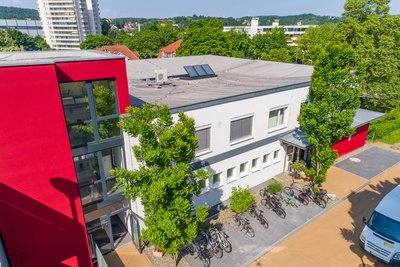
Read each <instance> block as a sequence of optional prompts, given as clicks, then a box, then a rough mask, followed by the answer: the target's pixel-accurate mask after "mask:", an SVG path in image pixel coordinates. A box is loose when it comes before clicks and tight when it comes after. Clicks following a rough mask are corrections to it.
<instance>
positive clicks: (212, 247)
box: [201, 233, 224, 259]
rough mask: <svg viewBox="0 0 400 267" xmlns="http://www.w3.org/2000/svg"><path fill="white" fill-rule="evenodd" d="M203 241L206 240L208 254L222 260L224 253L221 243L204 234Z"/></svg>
mask: <svg viewBox="0 0 400 267" xmlns="http://www.w3.org/2000/svg"><path fill="white" fill-rule="evenodd" d="M201 235H202V236H203V239H204V240H205V245H206V248H207V249H208V252H209V253H210V254H211V253H212V254H213V255H214V256H215V257H216V258H218V259H220V258H222V256H223V254H224V252H223V250H222V248H221V247H220V246H219V243H218V242H217V241H216V240H214V239H212V238H211V237H210V236H209V235H208V234H207V233H202V234H201Z"/></svg>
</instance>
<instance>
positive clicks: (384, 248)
mask: <svg viewBox="0 0 400 267" xmlns="http://www.w3.org/2000/svg"><path fill="white" fill-rule="evenodd" d="M363 220H364V222H365V223H366V225H365V227H364V230H363V231H362V233H361V235H360V241H361V244H360V245H361V246H362V247H363V248H364V249H365V250H366V251H367V252H369V253H371V254H372V255H374V256H376V257H378V258H379V259H381V260H383V261H385V262H386V263H389V264H390V265H391V266H400V185H398V186H396V187H395V188H394V189H393V190H392V191H390V192H389V193H388V194H387V195H386V196H385V197H384V198H383V199H382V200H381V202H379V204H378V206H377V207H376V208H375V210H374V212H373V213H372V215H371V218H369V220H368V221H367V220H366V219H365V218H363Z"/></svg>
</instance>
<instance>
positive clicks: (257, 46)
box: [251, 34, 269, 59]
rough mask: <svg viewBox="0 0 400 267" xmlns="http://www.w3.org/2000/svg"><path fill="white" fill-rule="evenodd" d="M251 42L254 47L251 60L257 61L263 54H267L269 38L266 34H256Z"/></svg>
mask: <svg viewBox="0 0 400 267" xmlns="http://www.w3.org/2000/svg"><path fill="white" fill-rule="evenodd" d="M251 40H252V43H253V46H254V52H253V57H252V59H259V58H261V55H262V54H263V53H268V52H269V46H268V43H269V36H268V35H267V34H256V35H255V36H253V38H252V39H251Z"/></svg>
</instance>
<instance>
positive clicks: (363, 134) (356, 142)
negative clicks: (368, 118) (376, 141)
mask: <svg viewBox="0 0 400 267" xmlns="http://www.w3.org/2000/svg"><path fill="white" fill-rule="evenodd" d="M367 135H368V124H366V125H363V126H361V127H359V128H357V129H356V133H355V134H353V135H352V136H351V138H350V140H349V138H348V137H346V138H343V139H342V140H341V141H339V142H337V143H336V144H335V145H334V146H333V147H332V149H334V150H337V151H338V154H339V156H343V155H345V154H347V153H349V152H351V151H353V150H355V149H357V148H360V147H362V146H363V145H365V141H366V139H367Z"/></svg>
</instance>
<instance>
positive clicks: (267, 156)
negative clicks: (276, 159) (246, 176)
mask: <svg viewBox="0 0 400 267" xmlns="http://www.w3.org/2000/svg"><path fill="white" fill-rule="evenodd" d="M269 165H271V155H270V154H269V153H268V154H265V155H264V156H263V166H264V168H265V167H267V166H269Z"/></svg>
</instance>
